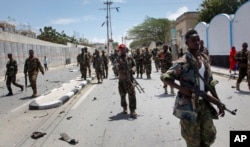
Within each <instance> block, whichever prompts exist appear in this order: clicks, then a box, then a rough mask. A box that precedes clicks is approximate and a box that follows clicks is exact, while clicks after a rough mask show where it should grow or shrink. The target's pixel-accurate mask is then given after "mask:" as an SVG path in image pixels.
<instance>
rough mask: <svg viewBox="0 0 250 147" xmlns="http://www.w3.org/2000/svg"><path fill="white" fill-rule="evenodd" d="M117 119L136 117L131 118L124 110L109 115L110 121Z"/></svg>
mask: <svg viewBox="0 0 250 147" xmlns="http://www.w3.org/2000/svg"><path fill="white" fill-rule="evenodd" d="M117 120H134V118H131V117H130V115H128V114H124V113H123V112H120V113H118V114H116V115H114V116H111V117H109V121H117Z"/></svg>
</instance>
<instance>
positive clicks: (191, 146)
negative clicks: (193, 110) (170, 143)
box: [180, 100, 216, 147]
mask: <svg viewBox="0 0 250 147" xmlns="http://www.w3.org/2000/svg"><path fill="white" fill-rule="evenodd" d="M197 112H198V117H197V121H196V122H190V121H188V120H181V121H180V125H181V135H182V137H183V138H184V139H185V141H186V144H187V147H209V146H210V145H211V144H212V143H213V142H214V140H215V138H216V128H215V126H214V123H213V120H212V115H211V111H210V108H209V106H208V104H206V102H205V101H204V100H199V102H198V110H197Z"/></svg>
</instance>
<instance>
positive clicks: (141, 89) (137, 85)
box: [130, 74, 145, 93]
mask: <svg viewBox="0 0 250 147" xmlns="http://www.w3.org/2000/svg"><path fill="white" fill-rule="evenodd" d="M130 77H131V81H134V82H135V87H136V88H137V90H138V91H139V93H141V92H143V93H145V91H144V88H142V87H141V85H140V84H139V83H138V82H137V80H136V79H135V78H134V76H133V75H132V74H131V76H130Z"/></svg>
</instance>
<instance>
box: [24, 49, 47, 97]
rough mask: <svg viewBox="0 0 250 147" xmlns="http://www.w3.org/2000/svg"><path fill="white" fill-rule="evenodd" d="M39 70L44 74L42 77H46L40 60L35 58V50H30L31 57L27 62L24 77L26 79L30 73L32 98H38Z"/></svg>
mask: <svg viewBox="0 0 250 147" xmlns="http://www.w3.org/2000/svg"><path fill="white" fill-rule="evenodd" d="M39 70H40V72H41V73H42V75H44V69H43V66H42V64H41V62H40V60H39V59H38V58H37V57H34V51H33V50H29V57H28V58H27V59H26V60H25V64H24V75H25V77H26V76H27V73H28V76H29V81H30V86H31V88H32V90H33V94H32V96H31V97H37V86H36V80H37V76H38V72H39Z"/></svg>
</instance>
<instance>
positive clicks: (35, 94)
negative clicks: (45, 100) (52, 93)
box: [31, 89, 37, 97]
mask: <svg viewBox="0 0 250 147" xmlns="http://www.w3.org/2000/svg"><path fill="white" fill-rule="evenodd" d="M31 97H37V89H34V90H33V94H32V96H31Z"/></svg>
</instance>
